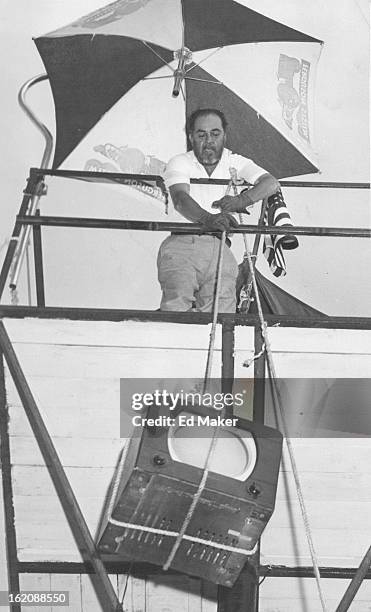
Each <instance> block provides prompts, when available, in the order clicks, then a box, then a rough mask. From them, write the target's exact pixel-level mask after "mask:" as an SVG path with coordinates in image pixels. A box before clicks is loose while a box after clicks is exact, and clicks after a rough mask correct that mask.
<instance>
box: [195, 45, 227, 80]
mask: <svg viewBox="0 0 371 612" xmlns="http://www.w3.org/2000/svg"><path fill="white" fill-rule="evenodd" d="M221 49H224V47H218V48H217V49H214V50H213V51H212V52H211V53H209V55H207V56H206V57H204V58H203V59H202V60H200V61H199V62H198V63H197V64H193V65H192V66H190V67H189V68H188V69H187V70H186V74H187V73H188V72H190V71H191V70H193V68H197V66H201V64H203V63H204V62H206V61H207V60H208V59H209V58H210V57H211V56H212V55H215V53H218V51H220V50H221Z"/></svg>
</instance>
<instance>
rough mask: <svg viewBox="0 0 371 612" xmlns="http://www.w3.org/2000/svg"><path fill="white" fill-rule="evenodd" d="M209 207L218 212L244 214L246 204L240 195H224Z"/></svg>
mask: <svg viewBox="0 0 371 612" xmlns="http://www.w3.org/2000/svg"><path fill="white" fill-rule="evenodd" d="M211 206H212V208H220V210H221V211H222V212H225V213H232V212H246V206H248V202H247V201H246V199H243V198H242V196H241V195H237V196H230V195H225V196H223V197H222V198H220V200H216V201H215V202H213V203H212V205H211Z"/></svg>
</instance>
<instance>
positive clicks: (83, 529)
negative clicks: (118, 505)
mask: <svg viewBox="0 0 371 612" xmlns="http://www.w3.org/2000/svg"><path fill="white" fill-rule="evenodd" d="M0 350H1V351H2V352H3V353H4V357H5V359H6V362H7V364H8V368H9V371H10V373H11V375H12V378H13V381H14V384H15V386H16V389H17V391H18V395H19V397H20V399H21V401H22V404H23V407H24V410H25V413H26V415H27V418H28V420H29V423H30V425H31V428H32V430H33V433H34V435H35V438H36V441H37V443H38V445H39V448H40V451H41V453H42V455H43V458H44V461H45V464H46V466H47V468H48V471H49V474H50V477H51V479H52V481H53V484H54V487H55V489H56V492H57V494H58V497H59V500H60V502H61V505H62V507H63V510H64V512H65V515H66V518H67V520H68V523H69V525H70V527H71V531H72V533H73V535H74V538H75V541H76V544H77V546H78V548H79V550H80V553H81V555H82V557H83V559H84V561H87V562H88V563H89V564H90V565H91V566H92V567H93V569H94V574H91V580H92V582H93V585H94V588H95V591H96V593H97V596H98V599H99V601H100V604H101V606H102V612H123V610H122V606H121V604H120V602H119V600H118V597H117V595H116V593H115V590H114V588H113V586H112V584H111V582H110V580H109V578H108V575H107V572H106V569H105V567H104V565H103V562H102V560H101V558H100V556H99V552H98V550H97V548H96V546H95V544H94V541H93V538H92V536H91V534H90V531H89V528H88V526H87V524H86V521H85V518H84V516H83V514H82V512H81V510H80V506H79V504H78V502H77V500H76V497H75V495H74V492H73V490H72V487H71V485H70V483H69V480H68V478H67V476H66V473H65V471H64V469H63V466H62V464H61V462H60V459H59V456H58V454H57V452H56V450H55V447H54V444H53V441H52V439H51V437H50V435H49V432H48V430H47V428H46V426H45V423H44V421H43V418H42V416H41V414H40V412H39V409H38V407H37V404H36V402H35V400H34V397H33V395H32V393H31V390H30V387H29V386H28V384H27V380H26V378H25V375H24V373H23V371H22V368H21V366H20V363H19V361H18V359H17V355H16V353H15V351H14V349H13V346H12V344H11V342H10V339H9V336H8V334H7V332H6V329H5V327H4V325H3V323H2V322H1V321H0Z"/></svg>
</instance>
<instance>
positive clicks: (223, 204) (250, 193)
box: [212, 172, 280, 213]
mask: <svg viewBox="0 0 371 612" xmlns="http://www.w3.org/2000/svg"><path fill="white" fill-rule="evenodd" d="M279 188H280V184H279V182H278V181H277V179H276V178H274V176H272V175H271V174H269V172H266V173H265V174H262V175H261V176H259V178H258V179H257V180H256V181H255V183H254V186H253V187H252V188H251V189H246V190H245V191H243V192H242V193H240V194H239V195H237V196H228V195H227V196H224V197H223V198H221V199H220V200H216V201H215V202H213V204H212V206H213V208H220V210H222V211H223V212H228V213H232V212H246V207H248V206H252V204H255V202H259V201H260V200H262V199H263V198H267V197H269V196H271V195H273V194H274V193H276V191H278V189H279Z"/></svg>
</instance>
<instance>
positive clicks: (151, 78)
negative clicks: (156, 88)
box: [142, 74, 173, 81]
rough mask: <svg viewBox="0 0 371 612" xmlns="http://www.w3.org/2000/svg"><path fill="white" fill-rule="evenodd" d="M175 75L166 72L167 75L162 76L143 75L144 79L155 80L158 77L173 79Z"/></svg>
mask: <svg viewBox="0 0 371 612" xmlns="http://www.w3.org/2000/svg"><path fill="white" fill-rule="evenodd" d="M172 78H173V75H172V74H166V75H162V76H148V77H143V79H142V80H143V81H155V80H156V79H172Z"/></svg>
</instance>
